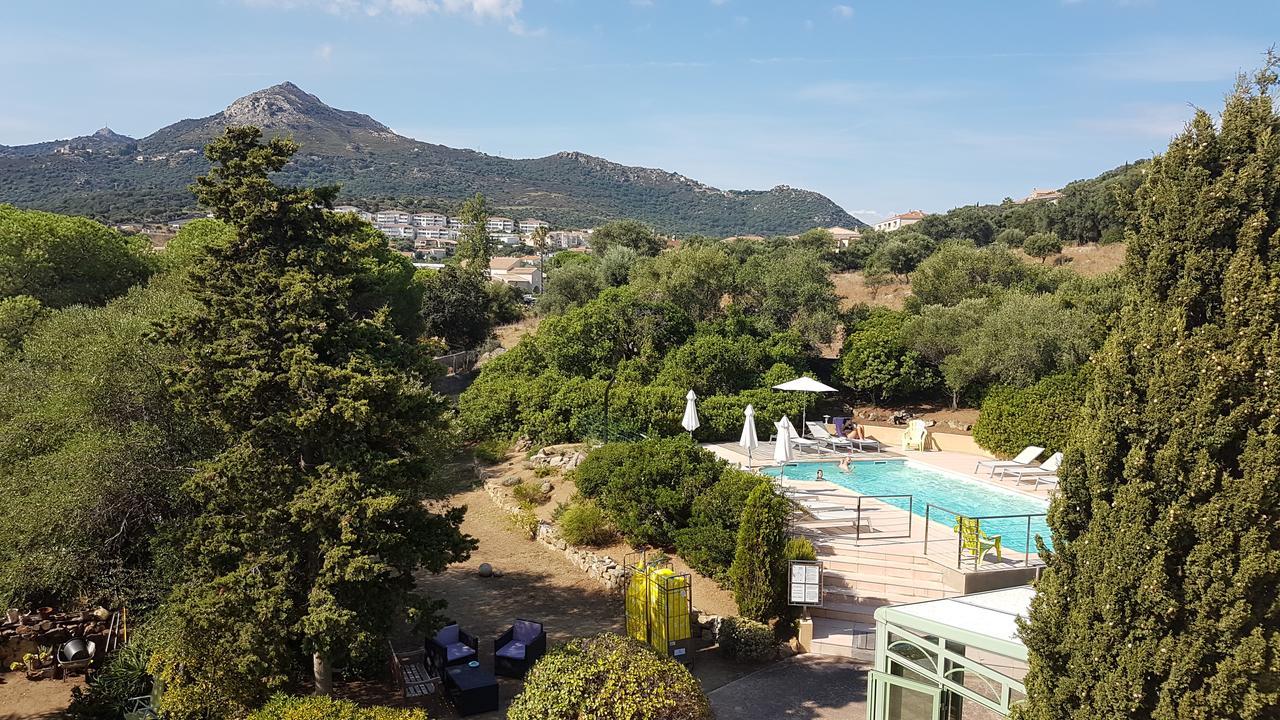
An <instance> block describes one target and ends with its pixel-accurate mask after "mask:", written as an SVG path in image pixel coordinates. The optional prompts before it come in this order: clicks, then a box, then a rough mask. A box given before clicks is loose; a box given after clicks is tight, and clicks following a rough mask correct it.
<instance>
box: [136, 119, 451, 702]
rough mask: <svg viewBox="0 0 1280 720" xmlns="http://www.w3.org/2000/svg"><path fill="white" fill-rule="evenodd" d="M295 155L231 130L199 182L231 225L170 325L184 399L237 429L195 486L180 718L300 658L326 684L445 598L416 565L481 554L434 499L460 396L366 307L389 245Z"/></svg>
mask: <svg viewBox="0 0 1280 720" xmlns="http://www.w3.org/2000/svg"><path fill="white" fill-rule="evenodd" d="M296 150H297V146H296V145H295V144H294V143H293V142H292V141H289V140H283V139H278V138H277V139H273V140H271V141H270V142H269V143H266V144H263V143H262V142H261V133H260V131H259V130H258V129H257V128H252V127H240V128H229V129H228V130H227V131H226V133H225V134H224V135H223V136H222V137H221V138H219V139H217V140H215V141H214V142H213V143H211V144H210V145H209V146H208V148H206V150H205V155H206V156H207V157H208V158H209V160H210V161H211V163H212V164H213V168H212V169H211V170H210V171H209V174H208V175H207V176H204V177H201V178H199V179H198V180H197V183H196V185H195V186H193V190H194V192H195V193H196V196H197V198H198V199H199V200H200V201H201V203H202V204H204V205H205V206H206V207H208V208H209V209H210V210H211V211H212V212H213V213H214V215H215V216H216V217H217V218H218V219H220V220H222V221H224V222H226V223H227V224H229V225H231V226H232V227H233V228H234V229H235V237H234V239H233V240H231V241H229V242H227V243H219V244H217V245H214V246H212V247H210V248H209V252H208V256H207V258H205V259H203V260H201V261H200V262H199V263H198V264H197V265H196V266H195V267H194V268H193V269H192V271H191V284H192V290H193V293H194V295H195V296H196V298H197V300H198V302H199V305H200V310H199V312H198V313H197V314H196V316H195V318H194V319H193V320H189V321H186V320H184V321H175V322H174V323H172V324H171V325H170V326H169V327H168V328H165V330H164V333H163V334H164V336H165V337H166V338H167V339H168V340H169V341H171V342H173V343H175V344H177V345H178V346H179V347H181V348H182V349H183V351H184V354H185V357H184V361H183V363H182V364H181V365H180V366H179V367H177V368H175V369H174V371H173V372H172V374H171V383H172V386H173V389H174V392H175V394H176V397H177V398H178V399H179V402H180V404H181V406H182V407H183V408H185V409H186V410H187V411H188V412H190V413H191V414H192V415H193V416H194V417H195V418H196V419H197V420H198V421H200V422H202V423H204V424H206V425H208V426H209V427H211V428H213V429H214V430H215V431H216V432H217V433H219V434H220V436H221V437H222V438H223V441H224V449H223V450H222V451H221V452H220V453H218V454H217V455H216V457H214V459H213V460H212V461H210V462H208V463H207V464H205V465H203V466H201V467H200V468H198V470H197V471H196V473H195V474H194V475H193V476H192V477H191V479H190V480H189V481H188V482H187V484H186V487H185V491H186V494H187V495H188V496H189V498H190V500H191V501H192V502H193V503H194V505H195V506H196V508H197V517H196V520H195V521H194V523H193V524H192V526H191V528H190V529H189V532H188V534H187V537H186V538H185V540H186V552H185V556H184V557H183V558H182V560H183V563H184V566H185V567H184V571H183V576H184V578H185V581H184V582H182V583H181V584H180V585H178V586H177V587H176V588H175V590H174V592H173V594H172V596H171V597H170V598H169V600H168V602H167V603H166V608H165V611H164V613H163V621H162V622H161V623H159V625H160V631H159V632H160V641H159V649H158V651H157V653H156V654H155V656H154V657H153V661H152V667H153V670H154V671H155V672H157V673H158V675H159V676H160V677H162V678H163V679H164V680H165V681H166V685H167V687H168V691H167V692H166V695H165V698H166V699H165V702H166V706H167V707H168V709H170V710H171V711H173V714H174V715H176V716H178V717H189V716H197V715H199V714H201V713H207V712H210V711H211V710H216V714H217V715H219V716H223V715H226V716H231V715H235V714H236V713H237V712H240V711H242V710H243V709H246V708H251V707H253V706H254V705H255V704H256V703H259V702H260V701H261V700H262V699H263V698H264V697H265V696H266V694H267V693H268V692H269V691H270V690H271V689H274V688H277V687H280V686H282V685H285V684H288V683H289V682H290V681H291V680H293V679H295V678H296V677H297V675H298V670H299V669H300V667H301V659H302V658H303V657H304V655H303V654H302V653H304V652H305V653H307V654H310V655H311V656H312V659H313V673H314V681H315V686H316V691H317V692H319V693H327V692H328V690H329V688H330V683H331V675H330V674H331V668H332V666H333V663H334V662H335V661H337V660H342V659H345V658H347V657H351V656H355V655H357V654H358V653H359V652H360V651H361V650H362V649H365V648H369V647H372V646H377V645H380V644H381V642H382V639H383V638H384V637H385V634H386V632H387V631H388V630H389V628H390V625H391V623H392V622H393V618H394V617H395V613H396V612H397V610H398V609H401V608H406V607H407V608H414V609H419V610H427V611H429V610H430V609H432V605H431V604H429V603H426V602H425V601H423V600H421V599H420V598H417V597H416V596H415V595H414V594H413V590H414V573H415V572H416V571H418V570H420V569H426V570H429V571H434V572H438V571H440V570H442V569H443V568H444V567H445V565H447V564H448V563H450V562H454V561H456V560H459V559H462V558H465V557H466V555H467V553H468V552H469V550H470V548H471V547H473V543H472V541H471V540H470V538H467V537H466V536H464V535H462V533H461V532H460V530H459V524H460V522H461V518H462V511H461V510H458V509H455V510H450V511H446V512H444V513H442V514H434V513H431V512H429V511H428V510H427V509H426V508H425V507H424V505H423V503H422V501H423V500H424V499H425V496H426V495H427V494H428V492H427V489H428V488H429V487H430V476H431V474H432V470H433V468H434V466H435V465H436V463H437V461H438V458H436V457H435V456H434V455H433V453H435V452H438V450H437V448H439V447H441V446H444V445H446V444H447V443H446V442H445V438H446V429H445V427H444V424H443V419H442V413H443V411H444V409H445V406H444V402H443V400H442V399H441V398H440V396H438V395H436V394H435V393H433V392H432V391H431V390H430V387H429V385H428V383H429V380H430V378H431V375H432V372H433V370H432V369H431V368H432V363H431V362H430V358H429V357H427V356H426V354H425V352H424V351H423V350H422V349H421V348H420V347H419V346H418V345H417V344H415V343H414V342H412V340H411V339H410V338H405V337H403V336H401V335H400V334H399V333H398V332H397V329H396V326H395V324H394V323H393V321H392V318H391V311H390V309H389V308H388V307H387V304H386V303H383V304H381V305H375V304H373V303H369V302H368V293H369V291H370V288H374V287H378V286H379V284H380V283H381V282H383V279H381V278H379V277H378V276H377V273H376V271H375V270H373V268H376V267H377V266H378V264H379V262H380V260H381V255H382V254H384V253H386V252H388V251H387V250H386V248H385V242H383V241H381V239H379V238H377V237H376V235H373V234H370V233H367V232H363V231H362V230H361V228H360V226H359V223H358V222H355V221H353V220H352V219H351V218H350V217H349V216H345V215H340V214H335V213H332V212H327V211H326V210H325V208H328V207H331V205H332V201H333V198H334V195H335V192H336V188H318V189H298V188H288V187H279V186H277V185H275V184H273V183H272V182H271V180H270V179H269V178H268V173H271V172H274V171H278V170H280V169H281V168H282V167H283V166H284V165H285V164H286V163H287V162H288V160H289V158H290V157H291V156H292V155H293V153H294V152H295V151H296Z"/></svg>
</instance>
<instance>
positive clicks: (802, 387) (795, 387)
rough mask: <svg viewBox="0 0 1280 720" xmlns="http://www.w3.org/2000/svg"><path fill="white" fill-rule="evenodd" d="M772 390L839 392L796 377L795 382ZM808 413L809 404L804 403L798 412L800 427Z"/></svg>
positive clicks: (812, 380) (806, 378)
mask: <svg viewBox="0 0 1280 720" xmlns="http://www.w3.org/2000/svg"><path fill="white" fill-rule="evenodd" d="M773 389H774V390H785V391H787V392H807V393H829V392H840V391H839V390H836V389H835V388H833V387H831V386H830V385H824V384H823V383H820V382H818V381H817V380H814V379H813V378H811V377H798V378H796V379H795V380H788V381H786V382H784V383H782V384H781V385H774V386H773ZM808 412H809V403H808V402H806V403H805V404H804V408H803V409H802V410H801V411H800V424H801V425H804V424H805V420H806V419H807V417H808ZM801 437H804V435H803V434H801Z"/></svg>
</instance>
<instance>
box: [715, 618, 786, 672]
mask: <svg viewBox="0 0 1280 720" xmlns="http://www.w3.org/2000/svg"><path fill="white" fill-rule="evenodd" d="M719 639H720V649H721V650H723V651H724V654H725V655H728V656H729V657H731V658H733V659H735V660H746V661H749V662H761V661H764V660H772V659H773V658H774V657H776V656H777V654H778V646H777V643H776V642H775V641H774V637H773V630H771V629H769V626H768V625H765V624H764V623H762V622H756V621H755V620H751V619H749V618H743V617H727V618H724V619H722V620H721V621H720V634H719Z"/></svg>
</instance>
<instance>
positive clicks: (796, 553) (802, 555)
mask: <svg viewBox="0 0 1280 720" xmlns="http://www.w3.org/2000/svg"><path fill="white" fill-rule="evenodd" d="M782 554H783V555H784V556H785V557H786V558H787V559H788V560H817V559H818V551H817V550H814V548H813V543H811V542H809V540H808V538H791V539H790V540H788V541H787V546H786V548H784V549H783V551H782Z"/></svg>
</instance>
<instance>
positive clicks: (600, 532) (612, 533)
mask: <svg viewBox="0 0 1280 720" xmlns="http://www.w3.org/2000/svg"><path fill="white" fill-rule="evenodd" d="M557 523H558V524H559V526H560V537H562V538H564V541H565V542H567V543H569V544H570V545H573V546H575V547H580V546H583V545H589V546H591V547H603V546H605V545H610V544H612V543H613V541H614V540H616V539H617V537H618V531H617V530H614V529H613V525H612V524H610V523H609V518H607V517H605V514H604V511H603V510H601V509H600V506H599V505H596V504H595V503H593V502H581V503H575V504H573V505H570V506H568V507H567V508H565V510H564V512H563V513H561V514H560V517H559V518H558V519H557Z"/></svg>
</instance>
